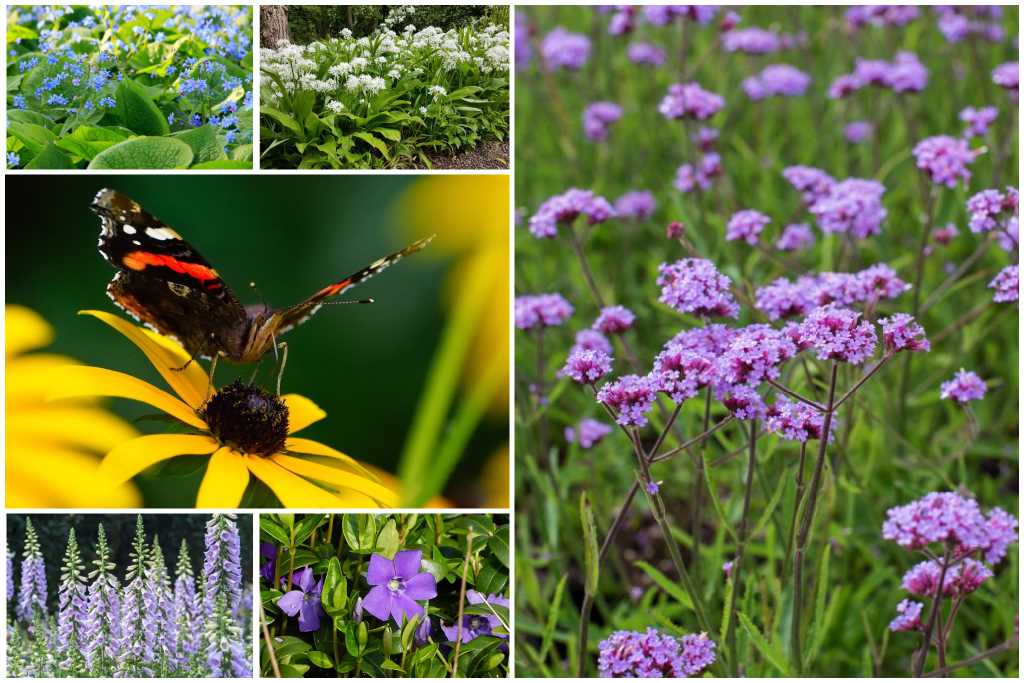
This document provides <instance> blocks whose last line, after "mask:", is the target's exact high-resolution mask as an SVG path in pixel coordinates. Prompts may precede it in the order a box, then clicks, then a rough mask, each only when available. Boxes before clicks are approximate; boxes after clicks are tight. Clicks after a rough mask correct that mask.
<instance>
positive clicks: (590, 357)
mask: <svg viewBox="0 0 1024 683" xmlns="http://www.w3.org/2000/svg"><path fill="white" fill-rule="evenodd" d="M611 371H612V358H611V356H609V355H608V354H606V353H604V352H603V351H587V350H575V349H574V350H573V351H571V352H570V353H569V357H568V358H567V359H566V361H565V365H564V366H562V369H561V370H559V371H558V376H559V377H569V378H570V379H572V380H573V381H574V382H578V383H579V384H594V383H596V382H597V380H599V379H601V378H602V377H604V376H605V375H607V374H608V373H610V372H611Z"/></svg>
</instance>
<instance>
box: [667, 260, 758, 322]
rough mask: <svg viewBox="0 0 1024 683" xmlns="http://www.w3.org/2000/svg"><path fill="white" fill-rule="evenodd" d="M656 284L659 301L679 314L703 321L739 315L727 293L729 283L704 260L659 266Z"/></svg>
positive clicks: (727, 279) (730, 295)
mask: <svg viewBox="0 0 1024 683" xmlns="http://www.w3.org/2000/svg"><path fill="white" fill-rule="evenodd" d="M657 284H658V286H659V287H661V296H659V297H658V301H660V302H662V303H663V304H666V305H668V306H670V307H672V308H674V309H675V310H677V311H679V312H680V313H689V314H691V315H695V316H698V317H702V318H712V317H719V316H720V317H728V318H735V317H737V316H738V315H739V311H740V307H739V304H737V303H736V300H735V299H734V298H733V295H732V291H731V290H730V286H731V284H732V282H731V281H730V280H729V278H728V277H726V276H725V275H723V274H722V273H720V272H719V271H718V269H717V268H715V265H714V264H713V263H712V262H711V261H708V260H707V259H696V258H685V259H680V260H679V261H676V262H675V263H671V264H669V263H662V264H661V265H659V266H658V280H657Z"/></svg>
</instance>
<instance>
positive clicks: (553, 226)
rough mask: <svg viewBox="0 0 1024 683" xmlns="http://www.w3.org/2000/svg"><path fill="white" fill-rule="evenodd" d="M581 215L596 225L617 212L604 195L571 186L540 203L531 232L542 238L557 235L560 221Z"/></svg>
mask: <svg viewBox="0 0 1024 683" xmlns="http://www.w3.org/2000/svg"><path fill="white" fill-rule="evenodd" d="M581 215H582V216H586V217H587V224H588V225H596V224H598V223H603V222H604V221H606V220H608V219H609V218H613V217H614V216H615V215H616V214H615V209H614V208H613V207H612V205H611V204H610V203H609V202H608V200H607V199H605V198H604V197H601V196H598V195H596V194H594V193H593V192H591V191H590V190H580V189H577V188H575V187H571V188H569V189H568V190H566V191H565V192H563V193H562V194H559V195H555V196H554V197H551V198H550V199H548V200H547V201H546V202H544V203H543V204H541V205H540V208H539V209H537V213H535V214H534V215H533V216H531V217H530V234H532V235H533V236H534V237H538V238H542V239H543V238H546V239H551V238H554V237H557V236H558V225H559V223H571V222H572V221H574V220H576V218H577V217H578V216H581Z"/></svg>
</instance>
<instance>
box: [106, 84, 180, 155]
mask: <svg viewBox="0 0 1024 683" xmlns="http://www.w3.org/2000/svg"><path fill="white" fill-rule="evenodd" d="M114 99H115V100H117V105H116V107H115V108H114V111H115V112H116V114H117V117H118V118H119V119H120V120H121V123H122V124H123V125H124V126H125V127H126V128H130V129H131V130H132V131H134V132H135V133H138V134H139V135H167V134H168V133H169V132H170V130H171V129H170V127H169V126H168V125H167V119H165V118H164V115H163V113H162V112H161V111H160V108H159V107H157V106H156V104H154V102H153V100H152V98H151V97H150V96H149V95H148V94H147V93H146V91H145V89H144V88H143V87H142V86H141V85H139V84H138V83H136V82H135V81H133V80H132V79H130V78H126V79H124V80H123V81H121V83H120V84H118V86H117V91H116V92H115V93H114ZM121 168H131V167H128V166H122V167H121ZM134 168H153V167H145V166H137V167H134ZM156 168H163V167H156Z"/></svg>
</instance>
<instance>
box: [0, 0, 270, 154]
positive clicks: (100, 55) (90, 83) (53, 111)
mask: <svg viewBox="0 0 1024 683" xmlns="http://www.w3.org/2000/svg"><path fill="white" fill-rule="evenodd" d="M9 9H10V11H9V12H8V15H7V41H8V44H9V45H11V46H12V47H11V48H10V49H9V55H8V62H7V117H8V128H7V152H8V154H9V155H12V154H13V155H14V156H13V157H10V156H9V157H8V166H17V167H19V168H30V169H81V168H87V167H88V168H103V169H133V168H168V169H170V168H179V167H187V166H188V165H189V164H190V163H191V164H196V165H198V164H206V163H209V162H211V161H223V160H227V159H229V158H232V159H234V158H236V156H235V151H236V150H237V149H238V148H239V147H241V146H244V145H251V141H252V108H251V105H250V104H249V103H250V102H251V92H250V90H251V87H252V52H251V47H252V26H251V24H252V8H251V7H207V8H202V11H200V12H197V13H194V14H191V13H190V11H189V8H188V7H184V6H182V7H162V8H151V9H147V10H145V11H140V10H138V9H137V8H135V7H127V6H122V7H116V6H94V7H88V8H87V7H72V6H54V7H52V8H50V7H43V6H38V7H12V8H9ZM200 16H201V17H202V24H201V25H200V24H199V23H197V22H198V19H197V17H200ZM200 126H202V127H203V128H208V129H210V131H211V133H212V138H211V139H210V140H209V142H210V144H209V145H208V146H207V149H206V150H205V152H204V154H203V155H192V156H191V157H190V158H188V159H185V158H184V157H183V156H182V155H181V154H180V153H173V152H169V151H168V150H169V149H170V148H171V147H173V144H172V145H165V146H164V147H163V148H162V149H163V151H162V152H153V148H145V152H143V153H139V152H138V150H136V151H134V152H133V153H118V154H114V155H111V156H106V157H104V158H103V160H102V161H101V162H100V164H101V165H93V162H94V161H95V159H96V157H97V156H99V155H100V154H101V153H102V152H103V151H105V150H106V149H107V148H109V147H112V146H114V145H116V144H117V143H120V142H126V141H132V140H135V139H138V138H158V137H162V138H167V136H169V135H173V134H175V133H182V132H189V131H192V130H194V129H196V128H199V127H200ZM214 145H215V146H216V148H215V149H214ZM249 158H250V159H251V153H250V156H249ZM247 167H248V168H251V164H250V165H249V166H247Z"/></svg>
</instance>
